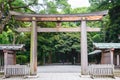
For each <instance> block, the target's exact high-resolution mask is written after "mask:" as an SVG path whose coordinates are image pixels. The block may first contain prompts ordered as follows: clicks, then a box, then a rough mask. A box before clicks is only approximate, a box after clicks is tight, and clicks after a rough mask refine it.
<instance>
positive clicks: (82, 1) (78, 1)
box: [68, 0, 90, 8]
mask: <svg viewBox="0 0 120 80" xmlns="http://www.w3.org/2000/svg"><path fill="white" fill-rule="evenodd" d="M68 3H69V4H71V7H72V8H77V7H88V6H90V4H89V1H88V0H68Z"/></svg>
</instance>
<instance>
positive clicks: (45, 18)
mask: <svg viewBox="0 0 120 80" xmlns="http://www.w3.org/2000/svg"><path fill="white" fill-rule="evenodd" d="M107 13H108V12H107V11H101V12H94V13H87V14H49V15H47V14H45V15H37V14H24V13H17V12H14V11H10V14H11V15H13V16H14V17H15V19H16V20H18V21H25V22H32V26H31V28H19V29H18V31H19V32H28V31H31V49H30V72H31V73H30V74H31V75H36V74H37V32H81V74H82V75H87V74H88V54H87V31H88V32H98V31H100V28H90V27H87V26H86V22H87V21H99V20H101V19H102V18H103V16H105V15H106V14H107ZM38 21H39V22H57V23H58V25H57V26H56V28H38V27H37V24H36V23H37V22H38ZM80 21H81V27H76V28H62V27H61V25H60V23H61V22H80Z"/></svg>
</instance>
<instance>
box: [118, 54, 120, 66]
mask: <svg viewBox="0 0 120 80" xmlns="http://www.w3.org/2000/svg"><path fill="white" fill-rule="evenodd" d="M118 65H120V57H119V55H117V66H118Z"/></svg>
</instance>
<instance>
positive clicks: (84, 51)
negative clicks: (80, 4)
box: [81, 18, 88, 75]
mask: <svg viewBox="0 0 120 80" xmlns="http://www.w3.org/2000/svg"><path fill="white" fill-rule="evenodd" d="M87 69H88V55H87V27H86V21H85V20H84V18H83V20H82V21H81V74H82V75H87V74H88V70H87Z"/></svg>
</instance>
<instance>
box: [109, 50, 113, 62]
mask: <svg viewBox="0 0 120 80" xmlns="http://www.w3.org/2000/svg"><path fill="white" fill-rule="evenodd" d="M113 53H114V49H111V50H110V54H111V55H110V57H111V58H110V62H111V64H114V63H113V62H114V61H113Z"/></svg>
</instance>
